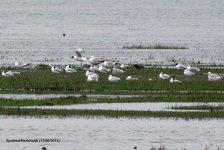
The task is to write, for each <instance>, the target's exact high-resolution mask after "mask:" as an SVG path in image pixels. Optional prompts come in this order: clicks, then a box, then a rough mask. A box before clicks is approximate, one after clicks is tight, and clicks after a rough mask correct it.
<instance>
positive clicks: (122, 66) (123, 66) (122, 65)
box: [120, 64, 128, 68]
mask: <svg viewBox="0 0 224 150" xmlns="http://www.w3.org/2000/svg"><path fill="white" fill-rule="evenodd" d="M120 67H121V68H126V67H128V65H125V64H121V66H120Z"/></svg>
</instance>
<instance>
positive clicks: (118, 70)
mask: <svg viewBox="0 0 224 150" xmlns="http://www.w3.org/2000/svg"><path fill="white" fill-rule="evenodd" d="M111 72H112V73H114V74H121V73H124V70H121V69H117V68H112V69H111Z"/></svg>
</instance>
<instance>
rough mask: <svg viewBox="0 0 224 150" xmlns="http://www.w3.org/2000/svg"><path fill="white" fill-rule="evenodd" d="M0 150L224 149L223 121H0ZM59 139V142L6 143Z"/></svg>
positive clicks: (82, 119) (40, 119)
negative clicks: (161, 147) (42, 149)
mask: <svg viewBox="0 0 224 150" xmlns="http://www.w3.org/2000/svg"><path fill="white" fill-rule="evenodd" d="M0 120H1V127H0V134H1V136H0V142H1V143H0V144H1V150H8V149H14V150H22V148H24V147H25V148H24V150H40V149H41V148H42V147H44V146H45V147H46V148H47V149H54V150H61V149H67V150H74V149H78V150H80V149H82V150H86V149H91V150H99V149H111V150H118V149H119V150H131V149H134V147H137V149H141V150H145V149H150V148H152V147H156V148H159V147H160V145H164V146H165V147H166V148H167V149H178V150H180V149H184V148H186V149H187V150H192V149H197V150H198V149H201V150H202V149H205V148H209V150H217V149H218V148H219V150H220V149H223V148H224V146H223V143H224V140H223V132H224V128H223V120H215V119H214V120H213V119H212V120H201V121H200V120H182V119H178V120H174V119H162V118H148V119H145V118H136V119H130V118H119V119H114V118H110V119H106V118H82V117H81V118H79V117H74V118H66V119H58V118H48V119H44V118H36V119H35V118H29V117H26V118H24V117H15V118H12V117H8V118H6V117H4V116H1V117H0ZM6 139H8V140H12V139H16V140H19V139H25V140H26V139H31V140H35V139H38V140H39V139H58V140H60V142H40V143H39V142H11V143H8V142H6Z"/></svg>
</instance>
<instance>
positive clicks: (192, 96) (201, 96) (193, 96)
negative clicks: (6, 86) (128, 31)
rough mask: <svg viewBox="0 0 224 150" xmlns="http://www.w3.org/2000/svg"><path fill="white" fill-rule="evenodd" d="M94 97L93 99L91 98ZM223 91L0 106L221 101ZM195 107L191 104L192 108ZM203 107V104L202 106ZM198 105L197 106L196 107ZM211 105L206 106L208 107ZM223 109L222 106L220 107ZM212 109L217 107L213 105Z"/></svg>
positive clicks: (24, 101)
mask: <svg viewBox="0 0 224 150" xmlns="http://www.w3.org/2000/svg"><path fill="white" fill-rule="evenodd" d="M133 96H135V95H133ZM93 99H94V100H93ZM223 99H224V94H223V93H218V94H217V93H192V92H188V93H185V94H183V93H179V94H178V93H172V94H171V93H160V94H158V93H149V94H148V95H142V96H141V97H120V96H117V97H115V98H111V97H110V96H108V97H107V96H106V95H104V97H99V98H92V97H91V96H90V97H87V96H86V95H82V96H80V97H75V96H67V97H60V98H50V99H45V100H34V99H22V100H21V99H20V100H15V99H5V98H0V101H1V103H0V106H53V105H72V104H92V103H136V102H138V103H141V102H204V103H205V104H206V103H208V102H223ZM194 107H195V108H197V107H196V106H192V108H189V109H193V108H194ZM204 107H205V106H204ZM199 108H200V107H199V106H198V109H199ZM210 108H211V107H209V106H208V109H210ZM221 108H222V109H223V106H222V107H220V110H221ZM172 109H187V107H186V108H185V107H178V106H177V107H173V108H172ZM214 109H217V108H215V107H214Z"/></svg>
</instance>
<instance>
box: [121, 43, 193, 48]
mask: <svg viewBox="0 0 224 150" xmlns="http://www.w3.org/2000/svg"><path fill="white" fill-rule="evenodd" d="M122 49H189V48H188V47H186V46H180V45H173V44H159V43H157V44H155V45H142V44H140V45H135V44H134V45H131V46H128V45H124V46H122Z"/></svg>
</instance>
